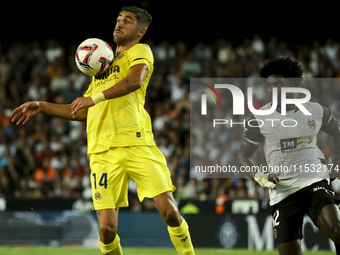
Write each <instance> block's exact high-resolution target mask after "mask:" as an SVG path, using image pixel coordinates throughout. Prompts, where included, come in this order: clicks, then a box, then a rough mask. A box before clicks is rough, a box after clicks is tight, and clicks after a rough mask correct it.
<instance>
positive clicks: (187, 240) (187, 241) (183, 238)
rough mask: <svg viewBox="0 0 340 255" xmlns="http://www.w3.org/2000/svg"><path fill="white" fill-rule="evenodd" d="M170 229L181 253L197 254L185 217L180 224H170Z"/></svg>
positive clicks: (187, 254) (186, 254)
mask: <svg viewBox="0 0 340 255" xmlns="http://www.w3.org/2000/svg"><path fill="white" fill-rule="evenodd" d="M168 231H169V235H170V239H171V241H172V244H173V245H174V246H175V248H176V251H177V253H178V254H179V255H195V252H194V247H193V245H192V243H191V237H190V233H189V226H188V224H187V222H186V221H185V220H184V219H183V218H182V223H181V225H180V226H178V227H170V226H168Z"/></svg>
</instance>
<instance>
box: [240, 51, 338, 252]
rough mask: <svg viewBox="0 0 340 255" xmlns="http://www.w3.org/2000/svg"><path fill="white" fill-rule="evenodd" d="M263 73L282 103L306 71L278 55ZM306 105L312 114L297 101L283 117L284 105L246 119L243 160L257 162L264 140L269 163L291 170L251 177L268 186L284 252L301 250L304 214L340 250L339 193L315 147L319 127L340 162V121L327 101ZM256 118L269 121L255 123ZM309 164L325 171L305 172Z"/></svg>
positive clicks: (277, 238) (335, 160) (277, 239)
mask: <svg viewBox="0 0 340 255" xmlns="http://www.w3.org/2000/svg"><path fill="white" fill-rule="evenodd" d="M260 76H261V77H262V78H264V79H265V80H266V84H267V89H268V92H269V94H270V95H272V92H273V88H274V87H276V88H277V90H278V101H279V102H281V100H280V98H281V97H280V94H281V87H294V86H299V85H300V83H301V80H302V69H301V66H300V65H299V64H298V63H297V62H295V61H293V60H291V59H289V58H278V59H275V60H272V61H270V62H268V63H267V64H266V65H264V66H263V67H262V68H261V70H260ZM288 97H290V98H294V94H293V93H290V94H289V95H288V94H287V98H288ZM303 106H304V107H305V108H306V109H307V110H308V111H309V112H310V113H311V114H312V115H305V114H303V113H302V112H301V110H299V108H297V107H296V106H295V105H293V104H289V105H287V114H286V115H281V108H280V104H278V106H277V108H276V111H275V112H274V113H272V114H270V115H266V116H263V115H262V116H261V115H256V114H253V115H251V116H250V117H249V118H248V121H247V123H246V127H245V131H244V137H243V141H242V144H241V148H240V153H239V157H238V160H239V162H240V164H241V165H244V166H253V162H252V161H251V159H250V158H251V156H252V155H253V153H254V152H255V151H256V149H257V148H258V145H259V144H260V143H262V144H263V150H264V154H265V158H266V161H267V164H268V167H269V166H272V167H273V166H286V167H288V168H287V169H290V170H289V171H287V172H284V171H281V172H280V173H261V172H257V173H256V174H255V173H254V174H253V175H252V177H253V178H254V179H255V180H256V181H257V182H258V183H259V184H260V185H261V186H262V187H267V188H269V194H270V206H271V209H272V216H273V231H274V237H275V244H276V246H277V247H278V251H279V253H280V254H281V255H285V254H287V255H288V254H289V255H294V254H302V250H301V245H300V241H301V239H302V237H303V236H302V224H303V217H304V215H305V214H307V215H308V216H309V217H310V218H311V219H312V221H313V223H314V224H315V226H317V227H318V228H320V229H321V230H322V231H323V232H324V233H326V235H327V236H328V237H329V238H331V239H332V240H333V242H334V244H335V247H336V252H337V254H340V213H339V208H338V206H337V204H339V203H340V200H339V199H338V198H336V197H335V193H334V191H333V189H332V188H331V186H330V176H329V170H328V167H327V165H326V162H325V157H324V155H323V153H322V152H321V150H320V149H319V148H318V147H317V145H316V140H317V134H318V133H319V131H323V132H325V133H327V134H328V135H331V136H333V138H334V139H333V142H334V150H335V154H334V155H335V156H334V157H333V164H334V167H335V166H339V159H340V149H339V147H340V146H339V144H340V131H339V125H338V122H337V120H336V119H335V117H334V116H333V115H332V113H331V112H330V110H329V109H328V108H326V107H324V106H323V105H320V104H318V103H313V102H307V103H304V104H303ZM270 108H271V103H268V104H266V105H264V106H262V107H261V108H260V109H261V110H267V109H270ZM265 119H271V120H272V121H269V122H268V121H264V120H265ZM284 119H292V120H294V121H295V122H296V123H298V124H297V125H296V126H295V127H292V126H288V125H282V124H281V123H282V122H281V121H282V120H284ZM249 120H252V121H251V123H253V124H252V125H249ZM274 120H275V122H274ZM254 122H258V124H259V122H260V123H262V122H263V123H265V124H263V125H262V126H261V125H255V124H254ZM305 164H308V166H311V167H312V166H314V167H316V168H320V169H321V170H322V171H321V173H314V172H312V169H310V170H311V171H310V172H308V171H305V170H303V171H301V168H300V167H303V168H304V167H305ZM289 167H290V168H289ZM307 170H308V169H307Z"/></svg>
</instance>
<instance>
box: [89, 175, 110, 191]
mask: <svg viewBox="0 0 340 255" xmlns="http://www.w3.org/2000/svg"><path fill="white" fill-rule="evenodd" d="M92 176H93V182H94V189H97V174H96V173H93V174H92ZM98 184H99V186H102V187H104V188H105V189H107V173H103V174H102V176H101V177H100V180H99V183H98Z"/></svg>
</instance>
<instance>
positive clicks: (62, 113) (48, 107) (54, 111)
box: [39, 101, 87, 121]
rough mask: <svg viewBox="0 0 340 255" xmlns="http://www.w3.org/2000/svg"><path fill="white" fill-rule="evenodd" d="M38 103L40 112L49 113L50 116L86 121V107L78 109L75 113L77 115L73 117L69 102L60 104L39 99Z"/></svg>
mask: <svg viewBox="0 0 340 255" xmlns="http://www.w3.org/2000/svg"><path fill="white" fill-rule="evenodd" d="M39 105H40V108H41V111H42V112H44V113H46V114H49V115H51V116H55V117H58V118H62V119H65V120H75V121H86V117H87V109H82V110H80V111H79V112H78V113H77V115H76V116H75V117H74V118H73V116H72V114H71V112H72V109H71V105H70V104H64V105H60V104H52V103H48V102H44V101H40V102H39Z"/></svg>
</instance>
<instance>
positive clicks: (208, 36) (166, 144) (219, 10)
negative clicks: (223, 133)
mask: <svg viewBox="0 0 340 255" xmlns="http://www.w3.org/2000/svg"><path fill="white" fill-rule="evenodd" d="M125 5H138V6H141V7H144V8H147V9H148V10H149V11H150V13H151V14H152V16H153V23H152V24H151V26H150V28H149V31H148V32H147V34H146V36H145V37H144V38H143V40H142V42H145V43H148V44H149V45H150V46H151V48H152V50H153V53H154V56H155V63H154V66H155V71H154V74H153V77H152V80H151V81H150V85H149V88H148V93H147V100H146V106H145V107H146V109H147V110H148V112H149V113H150V115H151V117H152V120H153V128H154V134H155V141H156V143H157V145H158V146H159V147H160V149H161V151H162V152H163V153H164V155H165V156H166V158H167V161H168V166H169V169H170V171H171V176H172V179H173V182H174V184H175V185H176V186H177V191H176V193H175V197H176V199H177V200H178V201H182V202H180V203H179V205H180V208H181V209H183V208H182V207H183V206H184V205H186V204H187V205H190V206H191V207H190V206H189V207H188V206H187V207H184V208H185V209H189V210H191V212H198V211H197V210H200V211H201V213H202V212H209V213H217V212H221V211H220V210H222V211H223V209H221V208H220V207H219V206H216V205H217V204H219V201H221V200H222V201H223V202H225V201H227V200H229V202H230V201H233V199H243V200H244V199H259V200H258V201H260V202H259V203H261V204H262V201H264V202H263V203H266V202H267V194H266V192H263V190H262V189H260V188H258V186H257V185H256V184H255V183H254V182H252V181H249V180H243V179H240V180H231V179H225V180H223V179H222V180H221V179H206V180H197V179H190V162H189V153H190V148H189V140H188V137H189V136H188V134H189V120H190V116H189V106H190V102H189V98H188V82H189V78H190V77H218V76H219V77H224V76H227V77H228V76H229V77H253V76H256V75H257V74H258V69H259V68H260V67H261V66H262V65H263V63H264V62H265V61H266V60H267V59H271V58H275V57H279V56H285V57H291V58H293V59H295V60H298V61H299V62H300V63H301V64H302V66H303V68H304V72H305V75H306V77H333V78H335V77H339V74H340V72H339V70H340V57H339V56H340V51H339V50H338V42H339V41H340V36H339V33H338V31H337V29H336V28H335V25H336V24H337V23H336V22H337V21H336V17H337V16H336V15H337V10H335V8H331V7H329V6H317V7H313V6H309V7H308V8H306V7H305V6H302V5H301V6H298V5H296V4H295V5H294V6H288V5H287V6H280V7H277V8H274V7H272V6H264V5H263V4H261V3H258V2H256V3H252V4H241V3H239V4H237V3H234V2H231V3H230V2H228V3H226V4H223V5H221V2H219V4H217V1H216V2H214V1H209V4H206V3H202V5H201V6H199V5H200V4H198V3H197V2H196V3H195V4H191V3H184V2H183V1H182V2H181V1H171V2H169V5H164V3H163V2H162V1H128V2H124V3H105V4H104V3H102V4H100V6H99V7H97V6H96V4H95V3H90V2H89V3H86V2H82V3H78V4H77V5H72V4H66V3H63V2H54V3H46V4H41V3H40V4H37V5H35V4H34V3H23V4H22V5H21V6H20V8H15V6H12V4H8V6H7V7H8V8H7V9H8V10H13V11H12V12H11V13H10V14H11V15H9V16H7V17H4V16H2V17H1V24H3V25H2V28H1V37H0V197H2V198H5V199H6V201H7V209H8V205H11V206H12V208H14V209H15V208H16V209H18V210H30V209H34V210H35V208H36V206H38V208H39V206H41V203H40V205H38V203H34V201H32V200H30V199H33V200H34V199H35V200H36V201H45V202H46V203H48V202H47V201H53V202H52V203H50V205H49V206H51V207H53V204H54V205H59V206H61V207H62V206H65V204H67V202H66V201H71V202H72V201H78V199H81V201H89V199H90V197H91V192H90V184H89V167H88V157H87V155H86V134H85V129H84V128H85V125H84V124H83V123H77V122H67V121H62V120H59V119H56V118H53V117H49V116H47V115H45V114H39V115H37V116H36V117H35V118H34V119H32V120H30V121H29V123H28V124H27V125H26V126H24V127H17V126H15V125H13V124H12V123H10V121H9V119H10V118H9V113H10V112H11V110H13V109H14V108H15V107H17V106H18V105H20V104H21V103H23V102H25V101H28V100H46V101H50V102H55V103H70V102H72V101H73V100H74V99H75V98H76V97H78V96H81V95H82V94H83V93H84V91H85V90H86V88H87V85H88V84H89V82H90V79H89V78H88V77H85V76H83V75H81V74H80V72H79V70H78V69H77V68H76V66H75V63H74V52H75V49H76V47H77V45H78V44H79V43H80V42H81V41H83V40H85V39H87V38H90V37H98V38H101V39H103V40H105V41H107V42H109V43H111V44H112V30H113V28H114V25H115V19H116V16H117V14H118V11H119V9H120V8H121V7H123V6H125ZM112 46H114V45H113V44H112ZM325 94H326V96H327V97H328V101H329V102H331V105H329V107H331V109H332V110H333V112H334V113H335V114H336V117H337V118H338V119H339V118H340V114H339V98H340V90H339V89H338V88H331V89H330V91H329V92H328V93H325ZM237 132H238V133H236V134H235V136H236V137H241V135H242V134H241V130H239V131H237ZM235 136H229V137H228V138H227V139H228V142H229V144H231V147H232V148H234V152H232V154H231V155H234V156H235V152H236V151H237V149H238V147H239V140H238V139H236V140H235V139H234V137H235ZM320 146H321V147H322V149H323V151H324V153H325V154H326V155H329V151H328V147H327V144H320ZM335 188H336V191H337V193H339V188H338V186H337V185H336V186H335ZM220 194H222V196H219V195H220ZM226 194H227V195H226ZM61 198H62V199H61ZM44 199H46V200H44ZM129 200H130V207H129V208H128V209H126V210H127V211H130V212H131V211H132V212H140V211H151V212H154V211H155V208H154V206H153V204H152V203H151V201H150V200H145V202H144V203H143V204H140V203H139V201H138V200H137V197H136V195H135V185H133V183H132V184H131V186H130V196H129ZM23 201H26V202H23ZM27 201H31V202H29V203H27ZM56 201H58V202H56ZM63 201H64V202H63ZM244 201H249V200H244ZM188 202H189V203H188ZM71 204H72V205H73V206H74V204H73V202H72V203H71ZM23 205H24V206H23ZM33 205H34V206H33ZM49 206H47V205H46V208H44V206H41V207H40V208H41V209H43V210H44V209H50V207H49ZM65 207H67V206H65ZM71 207H72V206H71ZM245 207H247V206H245ZM255 207H256V206H255ZM249 208H253V207H252V205H250V207H249ZM260 208H262V207H260ZM14 209H13V210H14ZM87 209H88V208H87ZM185 209H183V210H185ZM231 210H232V205H231V204H230V203H228V202H226V203H225V208H224V211H225V212H228V213H229V212H230V211H231ZM251 210H254V209H250V211H246V213H248V212H252V211H251ZM183 212H185V211H183ZM127 213H128V212H127ZM262 221H265V220H264V219H263V220H262ZM262 248H265V247H262Z"/></svg>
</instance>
